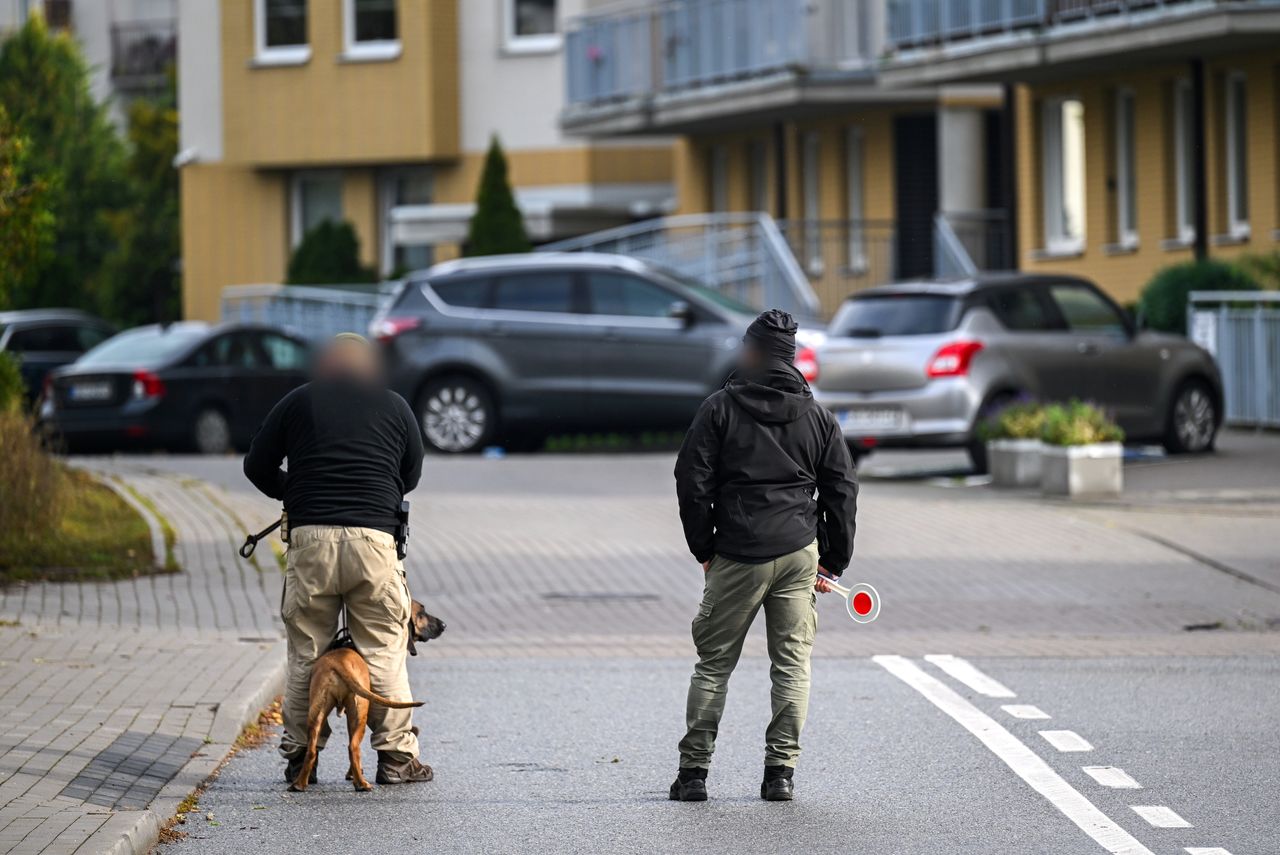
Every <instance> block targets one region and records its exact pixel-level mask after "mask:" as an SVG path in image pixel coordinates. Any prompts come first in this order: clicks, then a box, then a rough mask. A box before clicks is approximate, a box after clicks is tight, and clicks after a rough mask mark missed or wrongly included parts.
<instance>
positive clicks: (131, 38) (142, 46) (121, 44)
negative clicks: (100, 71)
mask: <svg viewBox="0 0 1280 855" xmlns="http://www.w3.org/2000/svg"><path fill="white" fill-rule="evenodd" d="M177 58H178V25H177V21H174V20H168V19H166V20H156V21H133V22H129V23H120V24H112V25H111V79H112V82H114V83H115V85H116V86H117V87H118V88H121V89H155V88H158V87H160V86H163V85H164V82H165V75H166V74H167V73H168V71H169V68H170V67H171V66H172V65H173V64H174V62H176V61H177Z"/></svg>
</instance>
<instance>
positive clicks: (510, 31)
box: [503, 0, 560, 52]
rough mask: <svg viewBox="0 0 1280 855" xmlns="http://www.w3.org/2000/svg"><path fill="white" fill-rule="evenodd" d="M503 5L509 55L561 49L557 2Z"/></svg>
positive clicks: (514, 0)
mask: <svg viewBox="0 0 1280 855" xmlns="http://www.w3.org/2000/svg"><path fill="white" fill-rule="evenodd" d="M503 3H504V4H505V5H506V12H505V14H504V17H505V18H506V47H507V50H509V51H518V52H540V51H549V50H556V49H557V48H559V47H560V28H559V24H558V22H557V20H556V13H557V11H558V10H557V9H556V0H503Z"/></svg>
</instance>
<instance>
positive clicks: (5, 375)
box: [0, 353, 26, 414]
mask: <svg viewBox="0 0 1280 855" xmlns="http://www.w3.org/2000/svg"><path fill="white" fill-rule="evenodd" d="M25 394H26V386H25V385H24V384H23V382H22V372H21V371H19V370H18V360H17V359H16V358H14V356H13V354H11V353H0V414H5V413H19V412H21V411H22V404H23V396H24V395H25Z"/></svg>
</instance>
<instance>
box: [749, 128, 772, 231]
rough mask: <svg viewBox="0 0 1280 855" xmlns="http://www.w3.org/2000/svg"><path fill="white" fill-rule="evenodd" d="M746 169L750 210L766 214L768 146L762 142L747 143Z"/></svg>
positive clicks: (767, 202) (767, 203) (767, 198)
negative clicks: (749, 184) (748, 182)
mask: <svg viewBox="0 0 1280 855" xmlns="http://www.w3.org/2000/svg"><path fill="white" fill-rule="evenodd" d="M747 169H748V170H750V175H749V180H750V182H751V186H750V187H748V188H747V189H748V191H749V192H750V194H751V197H750V198H751V210H752V211H756V212H758V213H767V212H768V210H769V145H768V143H766V142H765V141H764V140H752V141H751V142H749V143H747Z"/></svg>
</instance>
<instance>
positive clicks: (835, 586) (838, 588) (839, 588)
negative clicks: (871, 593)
mask: <svg viewBox="0 0 1280 855" xmlns="http://www.w3.org/2000/svg"><path fill="white" fill-rule="evenodd" d="M818 578H819V579H821V580H823V581H824V582H826V583H827V584H828V585H830V586H831V590H833V591H835V592H836V593H837V594H842V595H844V596H845V597H848V596H849V595H850V594H851V593H853V592H852V591H851V590H849V589H848V588H846V587H845V586H844V585H841V584H840V583H839V582H837V581H835V580H834V579H829V578H827V577H826V576H819V577H818Z"/></svg>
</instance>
